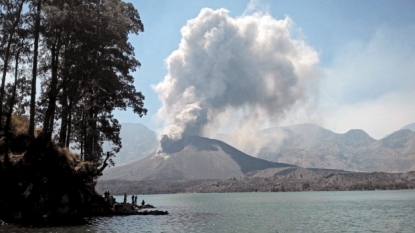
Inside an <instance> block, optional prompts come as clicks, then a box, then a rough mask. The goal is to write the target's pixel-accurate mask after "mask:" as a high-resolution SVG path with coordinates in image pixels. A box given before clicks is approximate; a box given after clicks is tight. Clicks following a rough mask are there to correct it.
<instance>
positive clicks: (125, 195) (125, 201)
mask: <svg viewBox="0 0 415 233" xmlns="http://www.w3.org/2000/svg"><path fill="white" fill-rule="evenodd" d="M124 203H127V193H124Z"/></svg>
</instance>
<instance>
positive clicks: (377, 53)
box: [116, 0, 415, 138]
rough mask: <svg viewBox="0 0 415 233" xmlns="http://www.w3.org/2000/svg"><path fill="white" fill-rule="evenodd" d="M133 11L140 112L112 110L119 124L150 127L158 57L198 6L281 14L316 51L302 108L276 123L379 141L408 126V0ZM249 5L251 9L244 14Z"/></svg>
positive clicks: (413, 20)
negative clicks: (358, 133)
mask: <svg viewBox="0 0 415 233" xmlns="http://www.w3.org/2000/svg"><path fill="white" fill-rule="evenodd" d="M130 2H132V3H133V4H134V6H135V7H136V8H137V9H138V11H139V13H140V16H141V19H142V22H143V24H144V28H145V31H144V32H143V33H141V34H140V35H138V36H132V37H131V42H132V44H133V46H134V47H135V51H136V57H137V59H138V60H139V61H140V62H141V64H142V67H141V68H140V69H139V70H137V72H136V73H135V74H134V77H135V79H136V81H135V85H136V87H137V89H138V90H140V91H142V92H143V93H144V95H145V96H146V101H145V106H146V108H147V109H148V114H147V115H146V116H144V117H142V118H139V117H138V116H136V115H134V114H133V113H132V111H126V112H116V117H117V118H118V119H119V121H120V122H122V123H127V122H139V123H143V124H144V125H146V126H147V127H149V128H150V129H152V130H160V129H162V128H163V127H164V126H165V125H164V122H163V120H157V117H156V113H157V111H158V110H159V109H160V108H161V107H162V102H161V101H160V100H159V96H158V94H157V93H156V92H155V91H154V90H153V88H152V87H151V86H152V85H153V86H155V85H157V84H159V83H160V82H162V81H163V80H164V79H165V76H166V75H167V74H168V73H169V70H168V69H167V66H166V59H167V58H168V57H169V56H170V55H171V54H172V52H173V51H175V50H177V49H178V47H179V43H180V41H181V39H182V35H181V28H182V27H183V26H185V25H186V24H187V21H188V20H190V19H194V18H196V17H197V16H198V15H199V13H200V11H201V9H203V8H210V9H213V10H216V9H220V8H224V9H227V10H228V11H229V13H228V14H229V17H232V18H238V17H240V16H242V15H244V14H246V15H249V14H252V13H254V12H258V11H260V12H262V13H263V14H269V15H270V16H272V17H273V18H275V19H277V20H281V19H284V18H285V17H286V16H288V17H289V18H290V19H291V20H292V21H293V23H294V25H293V27H292V29H293V30H292V37H293V38H300V39H301V40H302V41H305V42H306V43H307V45H308V46H310V47H311V48H313V49H314V50H315V51H317V52H318V58H319V63H318V67H319V68H321V70H323V72H322V74H321V75H320V77H319V78H318V79H317V80H316V81H315V83H314V84H313V85H314V92H313V94H312V96H310V98H309V101H308V102H307V103H306V104H304V105H298V106H293V108H292V109H291V110H289V111H287V112H286V114H285V116H284V117H283V118H281V119H279V120H278V122H275V124H270V125H277V126H285V125H290V124H299V123H308V122H310V123H315V124H318V125H321V126H323V127H326V128H328V129H330V130H333V131H334V132H338V133H345V132H347V131H348V130H349V129H355V128H361V129H364V130H365V131H367V132H368V133H369V134H370V135H371V136H372V137H375V138H381V137H383V136H385V135H387V134H389V133H391V132H392V131H394V130H396V129H398V128H400V127H402V126H404V125H406V124H409V123H413V122H415V104H414V101H413V100H414V98H415V95H414V94H413V93H412V92H415V91H413V90H414V88H415V39H414V38H415V14H414V12H415V2H414V1H410V0H407V1H402V0H397V1H381V0H367V1H353V0H348V1H267V0H262V1H252V2H250V1H236V0H235V1H211V0H210V1H179V0H171V1H130ZM249 4H251V5H252V4H254V5H256V7H255V10H253V11H250V12H247V11H246V10H247V6H248V5H249Z"/></svg>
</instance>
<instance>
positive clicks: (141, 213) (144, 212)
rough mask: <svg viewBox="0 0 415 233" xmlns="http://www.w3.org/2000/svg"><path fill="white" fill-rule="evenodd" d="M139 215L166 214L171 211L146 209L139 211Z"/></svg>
mask: <svg viewBox="0 0 415 233" xmlns="http://www.w3.org/2000/svg"><path fill="white" fill-rule="evenodd" d="M137 214H138V215H166V214H169V212H167V211H162V210H150V211H148V210H144V211H139V212H138V213H137Z"/></svg>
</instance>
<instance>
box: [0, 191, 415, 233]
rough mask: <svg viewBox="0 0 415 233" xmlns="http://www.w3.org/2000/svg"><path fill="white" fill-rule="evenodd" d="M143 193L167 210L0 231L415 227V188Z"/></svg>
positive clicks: (410, 229) (385, 229)
mask: <svg viewBox="0 0 415 233" xmlns="http://www.w3.org/2000/svg"><path fill="white" fill-rule="evenodd" d="M116 198H117V200H118V201H120V202H121V201H122V199H123V197H122V196H117V197H116ZM143 199H144V200H145V201H146V203H148V204H153V205H154V206H156V207H157V209H159V210H167V211H169V213H170V214H169V215H164V216H122V217H121V216H117V217H100V218H93V219H90V220H89V222H90V223H89V224H86V225H81V226H71V227H53V228H22V227H16V226H5V227H1V226H0V232H129V233H132V232H411V233H413V232H415V221H414V218H415V190H396V191H350V192H279V193H221V194H219V193H209V194H166V195H140V196H138V202H139V203H141V201H142V200H143ZM128 201H131V197H130V196H129V197H128Z"/></svg>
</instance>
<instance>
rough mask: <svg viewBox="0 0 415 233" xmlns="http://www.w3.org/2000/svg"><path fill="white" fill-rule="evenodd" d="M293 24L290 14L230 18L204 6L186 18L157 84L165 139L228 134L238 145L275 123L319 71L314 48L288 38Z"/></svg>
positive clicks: (298, 97)
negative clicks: (165, 72)
mask: <svg viewBox="0 0 415 233" xmlns="http://www.w3.org/2000/svg"><path fill="white" fill-rule="evenodd" d="M292 28H293V22H292V20H291V19H290V18H289V17H285V19H282V20H277V19H275V18H273V17H272V16H270V15H268V14H263V13H253V14H251V15H243V16H240V17H236V18H232V17H230V16H229V15H228V11H227V10H225V9H219V10H212V9H207V8H205V9H202V10H201V12H200V14H199V15H198V16H197V17H196V18H195V19H192V20H189V21H188V22H187V24H186V26H184V27H183V28H182V30H181V34H182V39H181V42H180V45H179V48H178V49H177V50H176V51H174V52H173V53H172V54H171V55H170V56H169V57H168V58H167V60H166V62H167V68H168V74H167V75H166V77H165V78H164V80H163V81H162V82H160V83H159V84H158V85H156V86H155V87H154V89H155V90H156V91H157V92H158V94H159V98H160V100H161V101H162V104H163V106H162V108H160V109H159V111H158V117H160V118H161V119H163V120H164V121H165V123H166V128H165V131H164V134H165V137H164V140H165V141H166V138H167V137H168V138H170V139H171V140H173V141H174V140H179V139H181V138H182V137H183V135H200V136H210V137H214V136H215V135H216V134H218V133H223V132H226V133H231V134H232V133H233V135H238V139H237V140H235V141H234V143H236V144H238V142H240V143H241V144H244V145H245V146H246V145H247V144H253V145H254V144H256V143H257V142H256V141H258V140H259V138H258V137H259V136H258V135H256V134H254V132H258V130H259V129H261V128H263V127H265V126H275V125H277V123H278V120H279V119H280V118H281V117H283V116H284V113H285V112H286V111H288V110H289V109H290V107H291V106H293V105H294V104H295V103H296V102H298V101H301V100H302V99H304V98H305V93H306V90H307V83H308V82H309V81H310V80H313V79H314V78H315V77H316V75H317V73H318V67H317V66H316V65H317V63H318V62H319V59H318V53H317V52H316V51H315V50H314V49H313V48H311V47H310V46H308V45H307V44H306V43H305V42H304V41H303V40H301V39H295V38H293V37H292ZM268 138H269V137H268ZM277 138H278V137H277ZM268 141H269V140H268ZM234 146H238V145H234Z"/></svg>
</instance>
